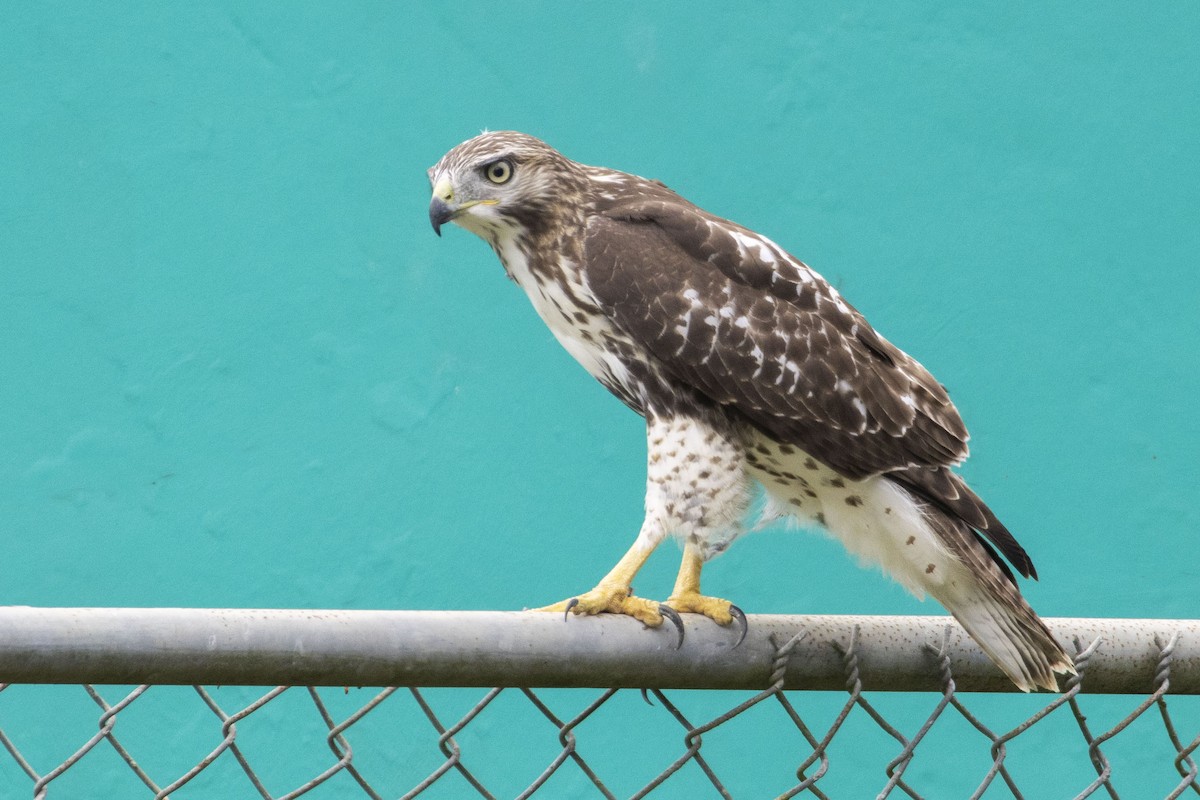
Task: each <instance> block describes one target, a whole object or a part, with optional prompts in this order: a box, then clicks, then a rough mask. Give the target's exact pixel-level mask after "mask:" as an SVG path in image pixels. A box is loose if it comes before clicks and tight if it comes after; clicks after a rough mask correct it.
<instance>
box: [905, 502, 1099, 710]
mask: <svg viewBox="0 0 1200 800" xmlns="http://www.w3.org/2000/svg"><path fill="white" fill-rule="evenodd" d="M926 520H927V521H928V522H929V523H930V526H931V527H932V528H933V529H934V531H935V532H936V533H937V534H938V536H939V537H940V538H941V539H942V541H943V542H944V543H945V544H946V545H947V547H948V549H949V550H950V551H951V552H952V553H953V554H954V556H955V557H956V558H957V559H958V560H959V561H960V562H961V563H962V564H963V566H964V567H966V569H964V570H963V571H962V575H961V577H960V578H959V580H957V581H954V582H947V583H943V584H941V585H939V586H937V587H931V588H930V594H931V595H933V597H934V598H935V599H936V600H937V601H938V602H940V603H941V604H942V605H943V606H945V607H946V609H947V610H948V611H949V612H950V613H951V614H953V615H954V618H955V619H957V620H958V621H959V623H960V624H962V626H963V628H965V629H966V631H967V633H969V634H970V635H971V638H973V639H974V640H975V641H976V642H977V643H978V644H979V646H980V647H981V648H983V651H984V652H985V653H987V655H988V657H990V658H991V659H992V661H994V662H996V664H997V666H999V667H1000V669H1002V670H1004V673H1005V674H1006V675H1008V677H1009V678H1011V679H1012V681H1013V683H1015V684H1016V685H1017V687H1018V688H1020V689H1021V690H1022V691H1026V692H1028V691H1033V690H1034V689H1036V688H1042V689H1047V690H1049V691H1052V692H1056V691H1059V687H1058V680H1057V678H1055V673H1059V674H1065V675H1074V674H1075V666H1074V664H1072V662H1071V657H1070V656H1068V655H1067V653H1066V651H1065V650H1063V648H1062V646H1061V645H1060V644H1059V643H1058V642H1057V641H1056V640H1055V639H1054V634H1052V633H1051V632H1050V629H1049V628H1047V627H1046V623H1044V622H1042V620H1041V618H1040V617H1038V615H1037V614H1036V613H1035V612H1034V610H1033V609H1032V608H1031V607H1030V606H1029V603H1027V602H1026V601H1025V598H1024V597H1022V596H1021V593H1020V591H1018V590H1017V587H1016V586H1015V585H1014V584H1013V583H1011V582H1010V581H1009V580H1008V579H1007V578H1006V577H1005V576H1004V575H1003V574H1002V573H1001V571H1000V568H999V567H998V566H997V565H996V562H995V560H993V558H992V557H991V556H990V555H989V554H988V553H987V551H986V550H985V548H984V546H983V545H982V543H981V542H979V541H978V540H977V539H976V537H975V536H974V531H972V530H971V529H970V528H968V527H967V526H966V525H965V524H964V523H963V522H961V521H959V520H956V519H951V518H950V517H948V516H947V515H946V514H944V513H942V511H941V510H940V509H937V508H932V507H927V508H926Z"/></svg>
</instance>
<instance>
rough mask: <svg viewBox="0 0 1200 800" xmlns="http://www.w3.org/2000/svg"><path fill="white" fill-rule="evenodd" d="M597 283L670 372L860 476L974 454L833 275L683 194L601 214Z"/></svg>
mask: <svg viewBox="0 0 1200 800" xmlns="http://www.w3.org/2000/svg"><path fill="white" fill-rule="evenodd" d="M585 259H586V273H587V277H588V283H589V285H590V287H591V289H592V291H593V292H594V293H595V294H596V296H597V298H598V299H599V301H600V303H601V305H602V306H603V307H604V310H605V312H606V313H607V314H608V315H609V316H610V317H611V318H612V319H613V321H614V322H615V323H616V324H617V325H619V326H620V327H621V328H622V329H624V330H625V331H626V332H627V333H628V334H629V335H631V336H632V337H633V338H634V339H636V340H637V341H638V342H640V343H641V344H642V345H643V346H645V347H646V348H647V349H648V350H649V351H650V352H651V353H653V354H654V356H655V357H657V358H658V360H659V362H660V363H661V365H662V366H663V367H664V368H665V369H666V371H667V372H668V373H669V374H671V375H672V376H674V377H675V378H677V379H678V380H681V381H684V382H686V383H688V384H690V385H692V386H694V387H696V388H697V389H699V390H700V391H702V392H703V393H704V394H706V395H707V396H708V397H710V398H712V399H713V400H714V401H716V402H718V403H720V404H722V405H725V406H729V407H732V408H734V409H736V410H737V411H738V412H740V413H741V414H742V415H743V416H744V417H746V418H747V419H748V420H750V421H751V422H752V423H754V424H755V425H757V426H759V427H760V428H762V429H763V430H765V431H767V432H769V433H770V434H771V435H772V436H774V437H775V438H777V439H779V440H780V441H783V442H788V443H791V444H795V445H797V446H799V447H801V448H803V449H804V450H805V451H807V452H809V453H811V454H812V455H813V456H815V457H817V458H819V459H821V460H822V461H824V462H825V463H827V464H829V466H831V467H833V468H834V469H836V470H838V471H839V472H841V473H842V474H844V475H846V476H848V477H851V478H856V479H857V478H863V477H866V476H868V475H874V474H878V473H881V472H889V471H892V470H896V469H904V468H907V467H912V466H930V467H932V466H944V465H948V464H953V463H957V462H959V461H961V460H962V459H963V458H965V457H966V455H967V447H966V441H967V431H966V428H965V427H964V426H963V423H962V420H961V419H960V418H959V416H958V412H957V411H956V410H955V408H954V405H953V404H952V403H951V402H950V398H949V397H947V395H946V392H945V390H944V389H943V388H942V387H941V385H939V384H938V383H937V381H935V380H934V379H933V377H932V376H931V375H930V374H929V373H928V372H927V371H926V370H925V369H924V368H923V367H922V366H921V365H920V364H918V363H917V362H916V361H914V360H913V359H912V358H910V357H909V356H907V355H906V354H904V353H903V352H901V351H900V350H898V349H897V348H895V347H894V346H892V345H891V344H890V343H889V342H887V341H886V340H885V339H883V337H881V336H879V334H877V333H876V332H875V331H874V329H872V328H871V326H870V325H869V324H868V323H867V321H866V320H865V319H864V318H863V317H862V315H861V314H859V313H858V311H856V310H855V309H854V308H853V307H851V306H850V305H849V304H848V303H846V302H845V301H844V300H842V299H841V297H840V296H839V295H838V293H837V292H836V291H835V290H834V289H833V288H832V287H831V286H829V284H827V283H826V282H825V281H824V280H823V279H822V278H821V277H820V276H818V275H817V274H816V273H814V272H812V270H810V269H809V268H808V267H806V266H805V265H804V264H802V263H800V262H799V261H797V260H796V259H794V258H792V257H791V256H789V255H788V254H787V253H785V252H784V251H783V250H782V249H780V248H779V247H777V246H776V245H774V244H773V243H771V242H770V241H769V240H767V239H765V238H763V237H760V236H758V235H757V234H754V233H752V232H750V231H748V230H746V229H744V228H740V227H738V226H736V225H734V224H733V223H730V222H727V221H725V220H721V219H719V218H717V217H712V216H711V215H708V214H706V213H704V212H702V211H700V210H699V209H698V208H696V207H695V206H692V205H691V204H688V203H686V201H683V200H681V199H680V200H676V201H675V202H671V201H670V200H661V201H660V200H651V201H638V202H636V203H633V204H628V205H624V206H617V207H615V208H612V209H610V210H609V211H608V212H607V213H605V214H602V215H597V216H595V217H593V218H592V219H591V220H590V221H589V224H588V232H587V242H586V251H585Z"/></svg>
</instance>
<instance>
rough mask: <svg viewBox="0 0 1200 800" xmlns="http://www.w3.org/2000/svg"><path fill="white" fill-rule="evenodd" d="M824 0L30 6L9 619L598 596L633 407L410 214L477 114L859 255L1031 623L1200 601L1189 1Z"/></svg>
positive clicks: (767, 567) (13, 194)
mask: <svg viewBox="0 0 1200 800" xmlns="http://www.w3.org/2000/svg"><path fill="white" fill-rule="evenodd" d="M834 5H835V4H810V5H807V6H799V5H796V4H791V3H780V4H777V5H774V6H772V7H769V8H762V9H758V10H756V11H755V13H753V14H746V15H742V16H737V17H721V16H720V15H719V14H720V12H721V11H723V10H724V9H723V7H717V6H713V7H711V8H710V9H709V10H708V11H707V12H705V13H696V11H695V10H694V9H693V8H692V7H691V6H690V5H688V6H682V5H680V6H674V7H672V6H670V5H668V6H661V7H660V6H650V7H647V6H642V5H637V6H634V5H620V6H613V7H598V6H587V7H574V8H571V9H569V10H568V9H567V8H566V7H564V6H559V5H557V4H544V5H534V4H523V5H517V6H513V7H508V8H507V9H506V10H505V11H503V12H498V11H497V10H496V8H495V7H494V6H492V5H491V4H482V3H477V4H450V5H444V4H443V5H430V6H410V5H390V4H377V5H375V4H362V3H353V4H346V3H335V2H325V3H305V4H299V5H289V6H286V7H285V6H270V5H267V6H264V5H256V4H240V3H233V2H215V3H208V4H202V5H201V6H200V7H193V6H187V7H183V6H177V5H163V4H139V3H128V4H121V3H108V4H103V5H99V6H85V5H81V4H58V5H55V4H39V5H36V6H34V5H25V6H20V7H13V8H10V9H9V10H8V11H7V12H6V14H5V23H4V24H3V25H2V26H0V109H3V111H2V113H0V341H2V342H3V347H0V411H2V413H0V529H2V530H3V535H4V540H5V542H6V547H5V552H6V559H5V561H6V564H7V569H6V570H5V577H4V579H3V581H2V582H0V602H4V603H12V604H32V605H144V606H172V605H183V606H286V607H364V608H377V607H379V608H448V609H454V608H464V609H465V608H520V607H522V606H525V605H531V604H541V603H544V602H550V601H553V600H557V599H560V598H561V597H564V596H567V595H569V594H571V593H573V592H577V591H579V590H581V589H585V588H588V587H590V586H591V585H592V584H593V583H594V581H595V580H596V579H597V578H598V577H599V575H600V574H602V573H603V571H605V570H607V568H608V566H610V565H611V563H612V561H613V560H614V559H615V558H616V556H617V555H619V554H620V553H621V552H622V551H623V550H624V549H625V547H626V546H627V544H628V542H629V541H630V539H631V537H632V536H633V534H634V533H635V532H636V530H637V526H638V524H639V522H640V516H641V508H640V507H641V500H642V498H641V494H642V489H643V459H644V440H643V437H642V426H641V422H640V420H639V419H637V418H636V417H635V416H634V415H633V414H632V413H630V412H628V411H627V410H626V409H624V408H623V407H622V406H621V405H620V404H619V403H618V402H617V401H615V400H614V399H612V398H610V397H609V396H608V395H607V394H606V392H605V391H604V390H603V389H602V388H601V387H600V386H599V385H597V384H595V383H594V382H593V381H592V380H591V379H590V378H589V377H588V376H587V375H586V374H585V373H584V372H583V370H581V369H580V368H579V367H578V366H577V365H575V364H574V363H573V362H572V361H571V359H570V358H569V357H568V356H567V355H566V354H565V353H564V352H562V351H561V350H560V349H559V347H558V346H557V344H556V343H555V342H554V341H553V339H552V337H551V335H550V333H549V332H548V331H547V330H546V329H545V328H544V327H543V326H542V324H541V323H540V321H538V320H537V319H536V317H535V315H534V314H533V312H532V311H531V309H530V308H529V307H528V303H527V301H526V300H525V298H524V296H523V295H522V294H521V293H520V291H519V290H518V289H517V288H516V287H514V286H513V285H512V284H510V283H508V282H507V281H506V280H505V279H504V276H503V272H502V270H501V268H500V266H499V265H498V264H497V263H496V262H495V259H494V257H493V256H492V255H491V253H490V252H489V251H488V250H487V248H486V247H485V246H484V245H483V244H482V243H480V242H479V241H478V240H476V239H475V238H474V237H471V236H469V235H468V234H466V233H465V232H462V231H458V230H452V231H450V232H449V234H448V235H447V236H445V237H444V238H443V239H441V240H438V239H436V238H435V237H434V236H433V234H432V232H431V231H430V230H429V226H428V220H427V217H426V206H427V202H428V187H427V185H426V180H425V175H424V170H425V168H426V167H427V166H429V165H430V164H432V163H433V162H434V161H435V160H436V159H437V158H438V157H439V156H440V155H441V154H442V153H443V152H444V151H445V150H446V149H448V148H449V147H451V146H452V145H454V144H456V143H458V142H459V141H461V140H463V139H465V138H468V137H470V136H472V135H474V134H475V133H477V132H478V131H479V130H480V129H481V128H485V127H486V128H492V129H500V128H516V129H520V130H524V131H527V132H529V133H533V134H535V135H538V136H541V137H542V138H544V139H546V140H548V141H549V142H550V143H552V144H554V145H555V146H556V147H558V148H559V149H560V150H562V151H563V152H564V153H566V154H567V155H568V156H570V157H572V158H575V159H577V160H580V161H584V162H588V163H598V164H604V165H606V166H612V167H616V168H621V169H626V170H629V171H632V172H637V173H639V174H642V175H647V176H651V177H657V178H660V179H662V180H664V181H666V182H667V183H668V184H669V185H671V186H672V187H673V188H676V189H677V190H678V191H680V192H681V193H683V194H684V195H685V196H687V197H689V198H690V199H692V200H694V201H695V202H698V203H700V204H701V205H703V206H705V207H706V208H708V209H710V210H712V211H714V212H716V213H719V214H722V215H724V216H728V217H730V218H732V219H735V220H737V221H739V222H742V223H744V224H747V225H749V226H751V227H753V228H755V229H757V230H760V231H762V232H763V233H766V234H767V235H769V236H771V237H772V238H773V239H775V240H776V241H778V242H780V243H781V244H782V245H784V246H785V247H787V248H788V249H789V250H791V251H792V252H793V253H795V254H796V255H797V256H799V257H800V258H803V259H804V260H806V261H807V262H808V263H810V264H811V265H812V266H813V267H814V268H816V269H817V270H818V271H820V272H822V273H823V274H824V275H825V276H826V277H828V278H829V279H830V280H832V281H833V282H835V283H836V284H837V285H838V286H839V287H840V288H841V289H842V291H843V292H844V293H845V294H846V295H847V296H848V297H849V299H850V300H851V301H852V302H854V303H855V304H856V305H857V306H858V307H859V308H860V309H862V310H863V311H864V312H865V313H866V314H867V316H868V317H869V318H870V319H871V320H872V322H873V323H874V324H875V325H876V327H878V328H879V329H880V330H881V331H882V332H883V333H884V334H885V335H886V336H888V337H889V338H890V339H892V340H893V341H894V342H896V343H897V344H899V345H900V346H901V347H903V348H904V349H906V350H908V351H909V352H910V353H912V354H914V355H915V356H917V357H918V358H919V359H920V360H922V361H923V362H924V363H925V364H926V365H927V366H928V367H930V369H931V370H933V372H934V373H935V374H936V375H937V376H938V377H939V378H940V379H941V380H942V381H943V382H945V383H946V384H947V386H948V387H949V389H950V391H951V394H952V396H953V397H954V399H955V400H956V402H957V403H958V405H959V407H960V409H961V410H962V412H963V415H964V417H965V418H966V421H967V424H968V425H969V426H970V428H971V430H972V432H973V434H974V440H973V445H974V451H975V452H974V456H973V458H972V460H971V461H970V462H969V463H968V465H967V466H966V468H965V469H964V472H965V474H966V475H967V476H968V477H969V479H970V480H971V482H972V483H973V484H974V485H975V487H976V488H977V489H978V490H979V492H980V493H981V494H982V495H983V496H984V497H985V498H986V499H987V500H988V501H989V503H990V504H991V505H992V506H993V507H994V508H995V509H996V511H997V513H998V514H999V515H1000V516H1001V518H1003V519H1004V520H1005V521H1006V522H1007V524H1008V525H1009V527H1010V528H1012V530H1013V531H1014V532H1016V534H1017V535H1018V536H1019V538H1020V539H1021V540H1022V542H1023V543H1025V545H1026V546H1027V548H1028V549H1029V551H1030V552H1031V554H1032V555H1033V557H1034V559H1035V561H1036V563H1037V565H1038V568H1039V571H1040V572H1041V575H1042V582H1041V583H1040V584H1034V585H1030V586H1028V589H1027V593H1028V595H1029V596H1030V598H1031V600H1032V601H1033V603H1034V605H1035V606H1036V607H1037V608H1038V609H1039V610H1040V611H1041V612H1042V613H1043V614H1046V615H1081V616H1082V615H1097V616H1102V615H1103V616H1183V617H1196V616H1200V604H1198V601H1197V596H1198V595H1197V591H1196V587H1197V568H1196V565H1195V564H1196V562H1195V559H1194V558H1193V557H1192V556H1193V555H1194V552H1193V551H1194V547H1195V541H1196V532H1197V528H1198V525H1200V515H1198V513H1197V511H1196V504H1195V499H1194V495H1195V490H1196V487H1197V485H1198V484H1200V473H1198V471H1197V468H1196V466H1195V465H1196V457H1197V454H1198V452H1200V426H1198V425H1197V421H1196V420H1197V416H1196V414H1195V413H1194V407H1195V403H1196V397H1197V396H1200V378H1198V377H1197V370H1196V364H1197V361H1198V353H1200V323H1198V321H1197V319H1198V313H1197V312H1198V309H1200V277H1198V271H1197V269H1196V254H1197V252H1200V224H1198V222H1197V220H1198V219H1200V215H1198V209H1200V158H1197V152H1198V148H1200V135H1198V134H1197V131H1200V106H1198V105H1197V102H1196V99H1197V97H1200V56H1198V55H1197V52H1198V51H1197V49H1196V47H1195V41H1196V31H1197V29H1198V27H1197V26H1200V7H1198V6H1196V5H1195V4H1175V5H1171V6H1156V7H1155V9H1154V10H1152V11H1148V10H1146V9H1144V8H1134V7H1132V6H1130V7H1125V6H1122V5H1118V4H1113V5H1111V6H1107V7H1097V6H1089V7H1088V8H1087V9H1086V10H1082V9H1080V8H1079V7H1077V6H1069V5H1064V6H1057V7H1049V8H1047V7H1045V6H1044V5H1042V4H1017V5H1013V4H995V5H991V6H979V7H977V6H971V7H966V6H961V5H954V4H946V5H943V4H933V5H931V4H928V3H893V4H888V5H887V6H886V7H881V6H874V7H868V6H867V5H866V4H852V5H842V4H836V5H837V7H836V8H835V7H834ZM669 550H670V548H665V549H664V553H663V554H661V555H660V556H659V557H657V558H655V559H653V560H652V562H651V565H650V567H649V568H648V570H649V571H648V573H647V577H646V578H644V579H643V580H641V581H639V584H638V588H639V590H640V591H641V592H642V593H644V594H647V595H650V596H656V595H665V594H666V593H667V592H668V590H669V588H670V581H671V577H672V574H673V571H674V568H675V566H676V564H675V556H674V555H668V551H669ZM707 574H708V575H709V577H708V579H707V582H706V587H707V588H710V589H711V590H712V591H714V592H716V593H719V594H722V595H724V596H728V597H731V598H733V599H734V600H735V601H736V602H738V603H739V604H740V605H742V607H743V608H745V609H746V610H748V611H752V612H805V611H814V612H829V613H840V612H903V613H935V612H936V611H937V609H935V608H933V607H931V606H928V605H926V606H922V605H921V604H918V603H916V602H915V601H913V600H910V599H909V598H908V597H907V596H906V595H905V594H904V593H903V592H902V591H901V590H899V589H898V588H896V587H895V586H893V585H891V584H889V583H888V582H887V581H886V580H883V579H881V578H880V577H879V576H877V575H874V574H871V573H869V572H863V571H861V570H859V569H858V568H857V567H856V566H855V565H854V564H853V563H852V562H851V561H850V559H849V558H847V557H846V556H845V555H844V554H843V553H842V552H841V551H840V549H839V548H838V547H837V546H835V545H834V544H832V543H830V542H827V541H825V540H823V539H821V538H820V537H818V536H813V535H811V534H808V533H796V532H781V533H771V534H764V535H757V536H753V537H749V538H747V539H745V540H742V541H741V542H739V544H738V545H737V546H736V547H735V548H734V549H733V551H732V553H731V554H730V555H729V556H727V557H725V558H723V559H720V560H719V561H717V562H716V563H714V564H713V565H712V567H711V570H710V572H709V573H707ZM6 775H7V773H5V772H4V771H3V769H0V786H3V785H4V783H3V781H4V780H15V779H14V778H12V777H11V776H10V775H8V776H7V777H6ZM849 779H850V778H847V780H849ZM22 780H23V779H22ZM13 785H23V784H19V783H18V784H13Z"/></svg>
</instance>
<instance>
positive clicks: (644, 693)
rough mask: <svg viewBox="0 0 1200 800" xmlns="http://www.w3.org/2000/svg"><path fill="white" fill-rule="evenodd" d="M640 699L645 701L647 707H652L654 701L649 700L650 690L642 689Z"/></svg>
mask: <svg viewBox="0 0 1200 800" xmlns="http://www.w3.org/2000/svg"><path fill="white" fill-rule="evenodd" d="M642 699H643V700H645V701H646V705H648V706H652V705H654V701H653V700H651V699H650V690H649V689H642Z"/></svg>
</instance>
